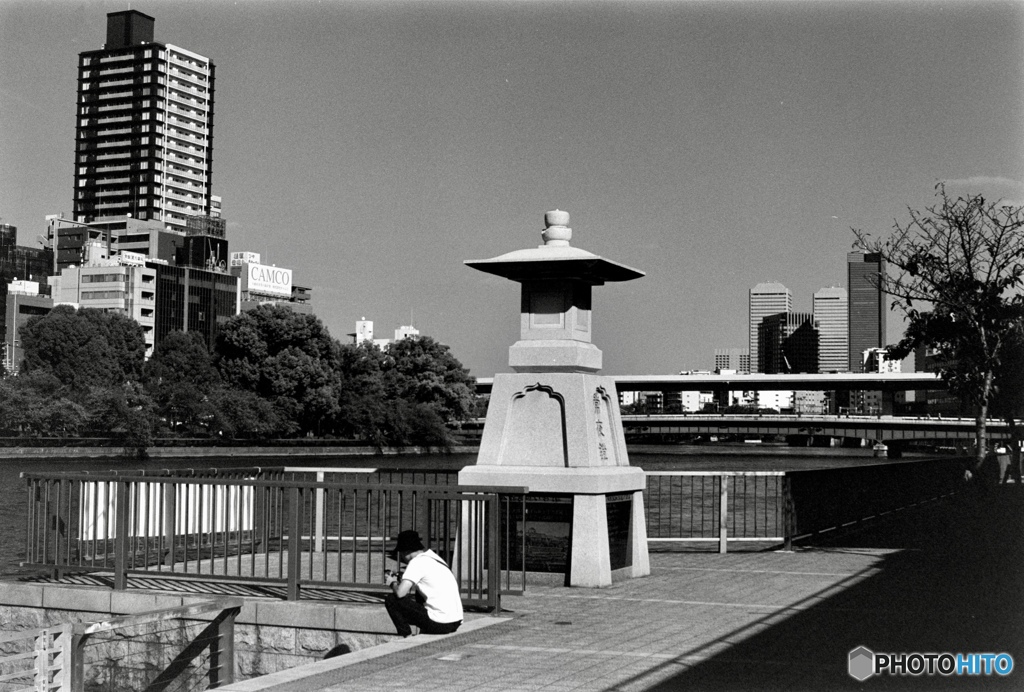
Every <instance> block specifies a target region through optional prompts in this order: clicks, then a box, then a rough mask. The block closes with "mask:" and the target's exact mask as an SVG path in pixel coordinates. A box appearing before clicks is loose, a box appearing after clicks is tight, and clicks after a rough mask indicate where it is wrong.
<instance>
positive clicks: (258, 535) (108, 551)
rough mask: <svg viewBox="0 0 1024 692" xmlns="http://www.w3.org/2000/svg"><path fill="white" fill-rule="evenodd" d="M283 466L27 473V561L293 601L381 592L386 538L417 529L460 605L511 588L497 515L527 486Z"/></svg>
mask: <svg viewBox="0 0 1024 692" xmlns="http://www.w3.org/2000/svg"><path fill="white" fill-rule="evenodd" d="M294 473H301V472H294ZM294 473H293V474H292V475H294ZM286 475H289V474H288V473H286V472H285V471H283V469H272V470H264V469H259V470H248V471H245V470H243V471H228V472H226V473H225V472H216V470H211V471H210V472H208V473H197V472H192V473H191V474H188V475H181V474H176V475H170V473H168V475H140V474H131V473H127V474H125V473H120V474H119V473H105V474H97V473H93V474H84V473H63V474H47V475H41V474H33V473H23V474H22V477H23V478H24V479H25V480H26V482H27V486H28V507H29V511H28V513H27V519H26V521H27V524H26V535H27V540H26V546H25V555H26V560H25V562H24V563H23V566H27V567H40V568H47V569H49V570H51V571H52V572H55V573H56V574H57V575H59V574H60V573H63V572H73V571H74V572H88V571H92V572H112V573H113V582H114V588H115V589H124V588H126V587H127V580H128V577H129V575H147V576H162V577H168V578H175V577H185V578H202V579H204V580H223V581H234V582H257V583H260V584H264V585H270V586H273V587H276V588H280V587H283V594H282V595H284V596H285V597H287V598H289V599H298V598H299V597H300V593H301V590H302V589H303V588H305V587H313V586H316V587H338V588H345V589H359V590H370V591H373V590H383V586H382V580H383V572H384V568H385V566H386V565H387V564H388V563H387V560H388V549H389V546H388V541H389V539H390V538H392V537H394V536H395V535H397V534H398V533H399V532H400V531H402V530H404V529H416V530H418V531H419V532H420V534H421V535H422V536H423V537H424V539H425V541H426V542H427V544H428V545H429V546H430V547H431V548H432V549H433V550H434V551H435V552H437V553H438V554H439V555H440V556H441V557H442V558H444V559H445V560H447V561H448V562H449V563H450V564H451V565H452V571H453V572H454V573H455V576H456V578H457V579H458V581H459V583H460V586H461V589H462V597H463V603H464V604H465V605H467V606H478V607H483V608H489V609H492V610H497V609H498V608H499V607H500V596H501V593H502V591H503V590H504V591H505V592H507V593H513V592H514V591H512V587H511V584H512V575H511V574H510V573H509V570H508V568H507V567H506V568H505V569H503V568H502V561H501V555H502V550H503V547H502V546H503V545H504V544H505V542H506V539H505V537H504V536H503V535H502V533H501V528H502V522H501V517H502V516H503V514H504V513H507V511H508V510H507V505H508V504H510V503H512V504H514V503H522V502H524V496H525V489H523V488H494V487H472V486H447V485H421V484H397V483H386V482H351V481H342V482H331V481H327V480H324V481H316V480H305V479H303V480H290V479H288V478H285V477H284V476H286ZM502 581H504V583H505V586H504V587H502ZM517 581H519V583H521V582H522V581H523V579H518V580H517Z"/></svg>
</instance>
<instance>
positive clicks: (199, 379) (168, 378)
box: [144, 331, 220, 434]
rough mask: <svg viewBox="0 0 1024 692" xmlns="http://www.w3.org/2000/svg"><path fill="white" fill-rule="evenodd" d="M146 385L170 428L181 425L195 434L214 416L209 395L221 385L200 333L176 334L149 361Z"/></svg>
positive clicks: (159, 345)
mask: <svg viewBox="0 0 1024 692" xmlns="http://www.w3.org/2000/svg"><path fill="white" fill-rule="evenodd" d="M144 383H145V385H146V391H147V392H149V394H150V395H151V396H152V397H153V401H154V402H155V404H156V406H157V410H158V411H159V413H160V414H161V415H162V416H164V417H165V418H166V419H167V421H168V422H169V423H170V426H171V429H172V430H173V429H175V428H176V427H177V424H179V423H180V424H182V425H184V426H185V427H186V428H187V429H188V432H189V433H190V434H195V432H196V428H197V427H198V426H199V425H200V424H201V423H202V422H203V421H204V420H206V419H209V418H210V417H211V416H212V413H213V410H212V404H211V402H210V393H211V392H212V391H213V390H214V389H215V388H216V387H217V386H218V385H219V384H220V374H219V373H218V372H217V368H216V367H215V366H214V364H213V355H212V354H211V353H210V351H209V350H208V349H207V347H206V343H205V342H204V341H203V338H202V336H201V335H200V334H199V333H198V332H181V331H173V332H170V333H169V334H168V335H167V336H166V337H164V338H163V339H162V340H161V341H160V343H159V344H158V345H157V347H156V349H155V350H154V352H153V356H152V357H151V358H150V359H149V360H148V361H147V362H146V366H145V370H144Z"/></svg>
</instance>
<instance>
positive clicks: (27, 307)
mask: <svg viewBox="0 0 1024 692" xmlns="http://www.w3.org/2000/svg"><path fill="white" fill-rule="evenodd" d="M40 288H41V285H40V283H39V282H38V281H26V280H23V279H19V280H17V281H11V282H10V283H9V284H8V283H5V284H4V287H3V290H4V294H5V303H4V336H3V341H4V361H3V362H4V370H5V371H6V372H9V373H16V372H18V369H19V367H20V366H21V361H22V360H24V358H25V353H24V351H23V350H22V348H21V338H20V337H19V333H20V332H21V328H22V327H24V326H25V323H26V322H28V320H29V318H31V317H35V316H37V315H45V314H47V313H48V312H50V310H52V309H53V300H52V299H51V298H50V296H48V295H45V294H43V293H42V292H41V291H40Z"/></svg>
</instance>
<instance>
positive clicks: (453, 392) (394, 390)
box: [384, 336, 476, 423]
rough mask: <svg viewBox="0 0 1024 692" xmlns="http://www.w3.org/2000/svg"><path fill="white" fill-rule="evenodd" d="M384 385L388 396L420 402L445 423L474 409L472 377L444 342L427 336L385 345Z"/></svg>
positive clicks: (474, 384)
mask: <svg viewBox="0 0 1024 692" xmlns="http://www.w3.org/2000/svg"><path fill="white" fill-rule="evenodd" d="M384 387H385V391H387V392H388V394H389V397H390V398H395V399H404V400H406V401H410V402H413V403H416V404H423V405H425V406H426V407H428V408H430V409H431V410H433V411H434V413H436V414H437V416H438V418H439V419H440V420H441V421H442V422H445V423H448V422H451V421H461V420H464V419H466V418H467V417H468V416H469V415H470V414H471V413H472V412H473V410H474V401H473V393H474V390H475V388H476V382H475V380H474V379H473V378H472V377H470V376H469V370H467V369H466V368H464V367H463V366H462V363H460V362H459V360H458V359H457V358H456V357H455V356H454V355H452V353H451V350H450V349H449V348H448V347H447V346H445V345H444V344H441V343H438V342H437V341H435V340H434V339H432V338H430V337H429V336H418V337H412V338H408V339H402V340H401V341H396V342H394V343H392V344H391V345H389V346H388V350H387V359H386V360H385V367H384Z"/></svg>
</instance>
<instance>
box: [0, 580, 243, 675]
mask: <svg viewBox="0 0 1024 692" xmlns="http://www.w3.org/2000/svg"><path fill="white" fill-rule="evenodd" d="M242 605H243V603H242V599H240V598H222V599H217V600H212V601H202V602H199V603H193V604H190V605H187V606H183V607H179V608H168V609H164V610H154V611H149V612H146V613H140V614H137V615H125V616H121V617H116V618H110V619H107V620H101V621H96V622H70V623H66V624H63V625H56V626H54V627H47V628H44V629H41V630H31V631H25V632H17V633H14V634H7V635H4V636H0V647H2V648H3V649H4V650H5V651H10V650H11V649H13V650H14V652H13V653H4V654H0V671H2V673H0V690H3V692H42V691H45V692H83V690H84V689H85V670H86V668H87V667H89V666H90V665H101V666H102V665H104V663H103V661H108V662H109V660H110V655H109V652H108V653H107V654H106V655H104V654H100V655H99V656H98V657H96V656H94V657H93V658H94V660H93V661H92V662H89V661H87V660H86V659H87V658H88V656H87V653H88V651H87V649H88V648H89V647H94V648H102V647H103V640H102V639H100V637H99V635H101V634H103V633H113V632H119V635H118V637H117V644H118V645H119V646H120V647H121V648H122V649H123V648H124V647H125V646H126V645H130V644H131V643H132V642H133V641H138V642H139V643H140V645H141V648H142V650H143V651H144V653H143V654H142V656H143V657H144V658H145V659H146V660H140V661H139V665H138V666H137V668H138V670H137V671H135V672H137V673H141V674H142V675H143V676H145V677H148V678H150V679H148V680H146V681H145V684H146V685H147V687H146V689H154V690H158V689H160V690H162V689H165V688H166V687H167V686H168V685H170V684H171V683H172V682H174V681H176V680H178V679H179V678H181V677H182V676H183V675H191V674H194V673H195V666H194V663H193V662H194V661H195V659H197V658H198V657H199V656H201V655H203V653H204V652H206V653H207V655H208V658H207V659H206V661H205V662H204V666H203V667H204V668H205V669H206V670H205V677H207V679H208V683H209V684H208V689H213V688H217V687H221V686H223V685H227V684H230V683H232V682H234V677H235V651H234V631H235V616H236V615H237V614H238V612H239V610H240V608H241V607H242ZM208 613H216V615H214V616H213V617H212V619H210V618H208V617H203V616H205V615H206V614H208ZM190 619H200V620H201V621H202V622H205V623H206V624H205V625H204V626H203V629H202V630H200V631H199V632H198V633H197V634H196V635H195V636H187V637H185V639H184V640H183V641H180V642H177V643H176V645H172V647H173V648H174V650H175V651H177V653H174V655H173V656H171V655H168V654H167V653H164V654H163V655H162V656H160V654H159V653H157V654H156V655H157V656H160V658H159V659H158V660H154V658H153V657H154V651H153V649H154V642H159V643H160V644H167V642H168V641H173V640H174V639H175V637H176V636H179V635H180V633H181V628H180V627H178V626H174V627H173V629H174V632H173V634H172V633H169V632H166V631H164V632H156V633H152V636H150V637H149V640H146V641H143V639H145V638H146V637H147V635H146V634H145V633H138V634H136V635H134V636H132V635H130V634H125V633H124V630H128V629H132V628H138V627H141V626H145V625H153V624H156V625H157V626H159V623H168V622H170V621H182V620H190ZM156 648H157V649H160V648H162V647H160V646H158V647H156ZM179 649H180V650H179ZM120 658H121V659H123V658H124V656H123V655H122V656H121V657H120ZM118 665H119V668H120V670H119V673H121V674H122V675H123V674H124V662H123V660H122V661H120V662H119V663H118ZM154 669H155V670H159V671H160V672H159V673H157V674H156V675H155V676H153V675H151V674H148V673H147V671H150V670H154ZM122 682H124V681H123V680H122Z"/></svg>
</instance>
